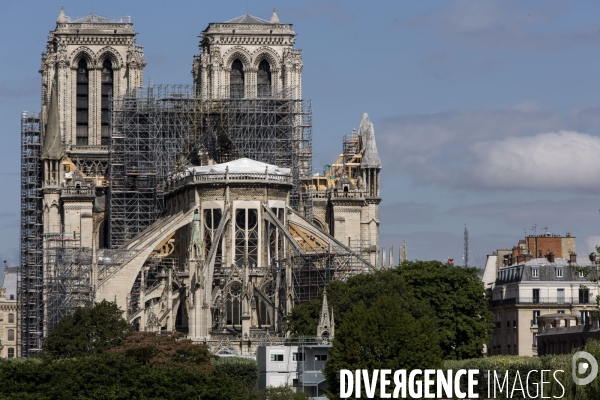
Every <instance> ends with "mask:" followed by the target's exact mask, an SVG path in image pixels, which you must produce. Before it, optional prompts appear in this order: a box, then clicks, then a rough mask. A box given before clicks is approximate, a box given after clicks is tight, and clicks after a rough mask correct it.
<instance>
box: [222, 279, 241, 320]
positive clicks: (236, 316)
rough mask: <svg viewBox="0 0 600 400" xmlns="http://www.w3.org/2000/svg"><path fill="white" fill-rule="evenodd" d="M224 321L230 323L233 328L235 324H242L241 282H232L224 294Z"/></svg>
mask: <svg viewBox="0 0 600 400" xmlns="http://www.w3.org/2000/svg"><path fill="white" fill-rule="evenodd" d="M225 306H226V311H225V312H226V315H227V317H226V321H227V322H226V323H227V325H231V326H232V327H233V328H235V326H236V325H237V326H238V327H241V325H242V319H241V317H242V285H241V283H238V282H234V283H233V284H231V286H229V288H228V290H227V295H226V302H225Z"/></svg>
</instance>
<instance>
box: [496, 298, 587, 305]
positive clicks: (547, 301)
mask: <svg viewBox="0 0 600 400" xmlns="http://www.w3.org/2000/svg"><path fill="white" fill-rule="evenodd" d="M514 304H582V305H585V304H596V301H595V300H594V299H591V298H589V299H586V298H583V299H580V298H579V297H518V298H516V297H512V298H508V299H502V300H492V301H491V302H490V305H491V306H492V307H501V306H508V305H514Z"/></svg>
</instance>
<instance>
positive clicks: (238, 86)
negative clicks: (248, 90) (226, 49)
mask: <svg viewBox="0 0 600 400" xmlns="http://www.w3.org/2000/svg"><path fill="white" fill-rule="evenodd" d="M229 97H231V98H232V99H241V98H243V97H244V66H243V65H242V62H241V61H240V60H238V59H236V60H235V61H234V62H233V64H231V72H230V74H229Z"/></svg>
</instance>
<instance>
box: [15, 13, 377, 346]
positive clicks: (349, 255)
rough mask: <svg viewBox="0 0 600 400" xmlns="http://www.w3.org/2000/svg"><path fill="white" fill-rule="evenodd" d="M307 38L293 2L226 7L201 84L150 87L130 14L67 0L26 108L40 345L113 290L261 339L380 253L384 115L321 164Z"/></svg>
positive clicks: (27, 281) (34, 312)
mask: <svg viewBox="0 0 600 400" xmlns="http://www.w3.org/2000/svg"><path fill="white" fill-rule="evenodd" d="M295 38H296V33H295V32H294V30H293V27H292V25H291V24H288V23H282V22H280V20H279V18H278V16H277V13H276V12H275V11H273V13H272V16H271V18H270V20H263V19H260V18H257V17H253V16H251V15H248V14H246V15H243V16H241V17H238V18H235V19H232V20H229V21H226V22H221V23H210V24H208V26H207V27H206V29H205V30H204V31H202V33H201V35H200V43H199V48H200V54H199V55H197V56H194V57H193V61H192V80H191V82H190V84H187V85H152V86H143V70H144V67H145V66H146V63H145V61H144V52H143V48H142V47H141V46H140V45H138V44H137V43H136V32H135V31H134V28H133V24H132V22H131V20H130V19H129V17H123V18H120V19H116V20H109V19H106V18H103V17H100V16H98V15H95V14H90V15H88V16H86V17H83V18H77V19H76V18H70V17H68V16H67V15H66V14H65V12H64V10H62V9H61V11H60V14H59V16H58V19H57V20H56V28H55V29H54V30H53V31H51V32H50V35H49V37H48V43H47V47H46V51H45V52H44V53H43V56H42V66H41V69H40V73H41V75H42V91H41V98H42V104H41V111H40V113H39V114H30V113H23V115H22V132H21V135H22V177H21V178H22V179H21V182H22V218H21V220H22V229H21V249H22V252H21V284H20V287H19V310H20V315H19V318H20V319H19V322H20V341H21V353H22V354H23V355H24V356H31V355H34V354H36V352H39V351H40V350H41V349H42V345H43V340H44V338H45V337H46V336H47V335H48V333H49V332H50V331H51V329H52V327H53V326H54V325H55V324H56V323H57V322H58V321H59V320H60V319H61V318H62V317H63V316H65V315H68V314H69V313H70V312H72V311H73V310H74V309H75V308H76V307H89V306H91V305H92V304H93V303H94V302H98V301H102V300H108V301H114V302H116V304H117V305H118V306H119V307H120V308H121V309H122V310H123V316H124V317H125V318H126V319H127V320H128V321H129V322H130V323H131V324H133V325H134V326H135V328H136V329H138V330H145V331H156V332H174V331H178V332H183V333H185V334H186V335H187V336H188V337H189V338H190V339H192V340H194V341H196V342H203V343H206V344H207V345H209V346H210V348H211V351H213V352H214V353H237V354H251V353H253V352H254V351H255V349H256V346H257V345H259V344H261V343H265V342H268V343H278V342H281V341H282V340H283V339H284V338H285V336H286V317H287V315H288V313H289V312H290V311H291V309H292V308H293V307H294V305H295V304H298V303H302V302H305V301H308V300H311V299H313V298H315V297H316V296H317V295H318V293H319V290H320V289H322V288H323V287H324V286H325V285H326V284H327V283H328V282H329V281H331V280H336V279H342V280H343V279H346V278H347V277H349V276H352V275H354V274H359V273H368V272H369V271H373V270H376V269H378V268H380V265H379V263H378V259H379V257H378V256H379V255H380V250H379V203H380V202H381V197H380V184H379V182H380V180H379V174H380V171H381V168H382V165H381V160H380V158H379V155H378V152H377V146H376V142H375V134H374V130H373V124H372V123H371V122H370V121H369V119H368V116H367V115H366V114H364V115H363V116H362V120H361V121H360V125H359V127H358V130H354V131H352V132H351V133H348V135H346V136H344V138H343V142H342V146H341V148H340V150H341V151H340V156H339V157H338V159H337V160H335V161H334V162H333V163H332V164H329V165H327V166H326V167H325V168H324V169H323V170H322V171H314V170H313V168H312V146H313V142H312V118H311V116H312V112H311V108H310V102H308V101H307V100H304V99H303V96H302V69H303V62H302V53H301V50H300V49H297V48H295V47H294V42H295ZM357 122H359V121H358V118H357ZM332 329H333V327H332Z"/></svg>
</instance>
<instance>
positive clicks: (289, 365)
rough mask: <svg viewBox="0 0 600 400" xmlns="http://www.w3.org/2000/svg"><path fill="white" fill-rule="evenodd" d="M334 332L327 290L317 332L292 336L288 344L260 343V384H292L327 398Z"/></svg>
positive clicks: (298, 388) (311, 395)
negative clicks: (325, 371)
mask: <svg viewBox="0 0 600 400" xmlns="http://www.w3.org/2000/svg"><path fill="white" fill-rule="evenodd" d="M330 315H331V318H330V317H329V316H330ZM334 334H335V323H334V321H333V310H331V314H330V312H329V306H328V304H327V293H324V294H323V305H322V308H321V315H320V317H319V326H318V327H317V336H315V337H302V338H290V339H288V344H287V345H286V346H268V345H267V346H259V347H258V350H257V352H256V361H257V362H258V368H259V379H258V388H259V389H264V388H266V387H269V386H283V385H289V386H293V387H295V388H296V390H297V391H300V392H303V393H305V394H307V395H308V396H309V397H310V398H313V399H317V398H318V399H321V398H323V399H326V398H327V397H326V396H325V392H326V391H327V381H326V379H325V376H324V375H323V372H322V371H323V368H324V367H325V363H326V362H327V359H328V358H329V349H331V347H332V340H333V337H334ZM290 343H292V344H291V345H290Z"/></svg>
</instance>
